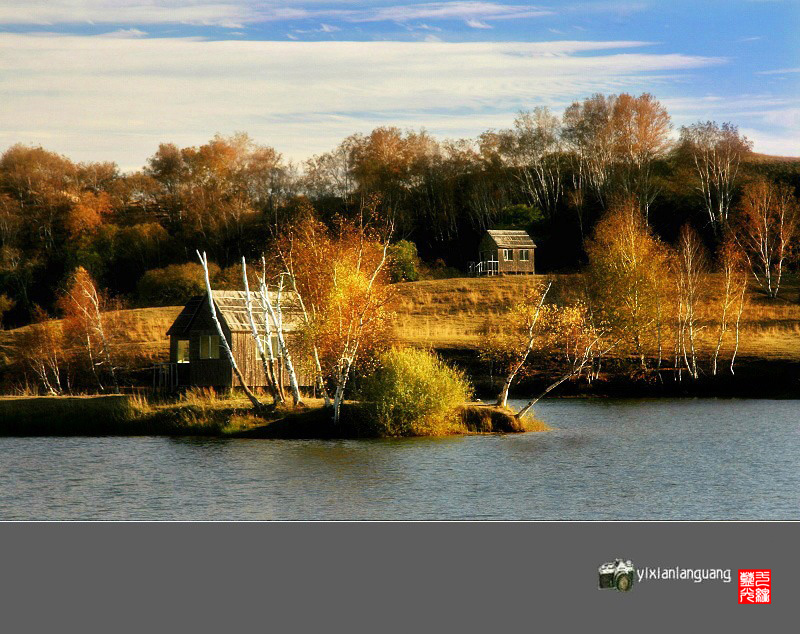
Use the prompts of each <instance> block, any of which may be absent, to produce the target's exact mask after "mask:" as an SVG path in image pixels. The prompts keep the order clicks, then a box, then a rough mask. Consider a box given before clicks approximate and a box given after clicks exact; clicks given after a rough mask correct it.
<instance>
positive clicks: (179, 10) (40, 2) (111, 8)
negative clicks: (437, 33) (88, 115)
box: [0, 0, 554, 28]
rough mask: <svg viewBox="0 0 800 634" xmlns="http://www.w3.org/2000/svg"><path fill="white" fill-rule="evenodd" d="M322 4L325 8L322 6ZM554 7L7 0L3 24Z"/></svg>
mask: <svg viewBox="0 0 800 634" xmlns="http://www.w3.org/2000/svg"><path fill="white" fill-rule="evenodd" d="M318 4H322V5H323V6H317V5H318ZM553 13H554V12H553V11H552V10H550V9H545V8H539V7H532V6H528V5H524V4H521V5H516V4H502V3H497V2H481V1H469V0H467V1H462V0H452V1H449V2H428V3H420V4H397V5H393V6H382V7H371V8H370V7H367V8H364V7H360V6H358V4H357V2H355V1H353V0H350V1H348V0H338V2H337V0H333V1H332V2H330V1H327V2H326V1H325V0H306V1H303V0H267V1H257V0H3V3H2V5H0V24H79V23H97V24H108V23H114V24H139V25H144V24H174V23H180V24H194V25H215V26H225V27H230V28H239V27H240V26H241V25H243V24H247V23H257V22H277V21H289V20H305V19H331V20H342V21H347V22H382V21H393V22H407V21H409V20H416V19H429V20H454V19H455V20H465V21H466V20H470V19H473V20H486V19H491V20H509V19H522V18H537V17H541V16H545V15H552V14H553Z"/></svg>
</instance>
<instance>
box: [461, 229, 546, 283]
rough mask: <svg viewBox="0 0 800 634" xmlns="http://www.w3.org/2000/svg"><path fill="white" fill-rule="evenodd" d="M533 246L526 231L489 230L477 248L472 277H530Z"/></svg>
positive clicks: (471, 268) (471, 269) (532, 270)
mask: <svg viewBox="0 0 800 634" xmlns="http://www.w3.org/2000/svg"><path fill="white" fill-rule="evenodd" d="M535 250H536V244H534V242H533V240H532V239H531V237H530V236H529V235H528V232H527V231H522V230H518V229H489V230H488V231H487V232H486V234H485V235H484V236H483V238H482V239H481V242H480V246H479V247H478V252H479V256H478V257H479V259H478V261H477V262H473V263H472V264H471V265H470V273H471V274H472V275H478V276H481V275H518V274H527V275H533V273H534V267H533V260H534V251H535Z"/></svg>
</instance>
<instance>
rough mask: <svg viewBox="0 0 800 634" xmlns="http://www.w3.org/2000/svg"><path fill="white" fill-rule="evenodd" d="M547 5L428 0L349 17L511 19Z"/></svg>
mask: <svg viewBox="0 0 800 634" xmlns="http://www.w3.org/2000/svg"><path fill="white" fill-rule="evenodd" d="M554 13H555V12H554V11H552V10H551V9H543V8H539V7H531V6H527V5H509V4H499V3H496V2H459V1H456V2H430V3H423V4H409V5H397V6H393V7H381V8H378V9H373V10H365V11H363V12H353V15H352V17H351V19H352V20H353V21H357V22H378V21H383V20H392V21H395V22H406V21H408V20H418V19H438V20H453V19H462V20H465V21H466V20H469V19H474V20H478V19H484V20H511V19H520V18H539V17H543V16H546V15H553V14H554Z"/></svg>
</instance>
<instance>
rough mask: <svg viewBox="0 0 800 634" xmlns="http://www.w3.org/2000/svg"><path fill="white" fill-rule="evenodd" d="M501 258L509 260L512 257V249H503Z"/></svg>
mask: <svg viewBox="0 0 800 634" xmlns="http://www.w3.org/2000/svg"><path fill="white" fill-rule="evenodd" d="M503 259H504V260H505V261H506V262H511V260H513V259H514V251H512V250H511V249H503Z"/></svg>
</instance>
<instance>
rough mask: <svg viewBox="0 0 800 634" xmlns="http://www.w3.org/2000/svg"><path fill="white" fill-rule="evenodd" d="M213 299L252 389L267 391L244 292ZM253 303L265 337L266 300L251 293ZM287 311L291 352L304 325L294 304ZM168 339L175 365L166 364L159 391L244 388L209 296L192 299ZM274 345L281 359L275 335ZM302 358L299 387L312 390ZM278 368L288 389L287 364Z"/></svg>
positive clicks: (220, 293) (297, 361) (296, 360)
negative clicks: (294, 336) (296, 333)
mask: <svg viewBox="0 0 800 634" xmlns="http://www.w3.org/2000/svg"><path fill="white" fill-rule="evenodd" d="M211 296H212V298H213V300H214V305H215V306H216V308H217V317H218V318H219V321H220V324H221V325H222V331H223V332H224V333H225V338H226V339H227V341H228V344H229V345H230V347H231V351H232V352H233V356H234V358H235V359H236V364H237V365H238V366H239V369H240V370H241V372H242V374H243V375H244V377H245V379H246V381H247V384H248V385H249V386H250V387H264V386H266V385H267V379H266V375H265V373H264V366H263V364H262V362H261V358H260V357H259V354H258V348H257V347H256V342H255V341H254V340H253V335H252V334H251V333H252V331H251V328H250V321H249V318H248V316H247V308H246V302H245V294H244V291H213V292H212V294H211ZM250 298H251V302H252V308H253V318H254V320H255V322H256V329H257V330H258V332H259V333H266V331H267V329H266V327H265V322H264V313H263V311H262V310H261V302H260V296H259V294H258V293H250ZM282 303H283V302H282ZM282 310H283V319H284V332H285V333H286V338H287V344H288V345H289V350H290V352H291V349H292V348H291V339H292V332H293V331H294V330H296V329H297V326H298V324H299V323H300V313H299V311H298V310H297V309H296V308H294V307H293V306H292V305H291V303H290V302H287V303H286V305H284V306H282ZM167 335H168V336H169V339H170V342H169V359H170V360H169V363H166V364H160V366H159V367H158V368H157V374H158V375H159V376H157V377H156V379H154V382H155V383H156V384H157V387H162V388H170V389H175V388H181V387H195V386H196V387H213V388H217V389H219V388H229V387H234V386H236V385H238V384H239V381H238V379H237V378H236V376H235V374H234V372H233V368H232V366H231V363H230V361H229V359H228V356H227V354H226V353H225V350H224V348H223V347H222V345H221V341H220V338H219V334H218V332H217V328H216V326H215V324H214V322H213V320H212V318H211V309H210V307H209V305H208V296H207V295H197V296H195V297H192V298H191V299H190V300H189V301H188V302H187V304H186V306H184V308H183V310H182V311H181V313H180V314H179V315H178V317H177V319H176V320H175V322H174V323H173V324H172V326H170V328H169V330H167ZM272 345H273V349H274V350H275V355H276V356H277V355H278V344H277V337H276V336H275V335H274V334H273V336H272ZM296 356H297V355H292V361H293V362H294V366H295V370H296V372H297V380H298V383H299V384H300V385H301V386H310V385H311V382H310V381H309V380H308V378H307V377H308V375H309V373H308V372H304V371H303V367H302V366H303V363H302V361H303V360H302V359H299V358H295V357H296ZM278 365H279V367H280V371H281V376H279V378H280V379H281V381H282V383H283V384H284V385H288V377H287V376H286V372H285V370H284V364H283V363H279V364H278Z"/></svg>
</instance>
